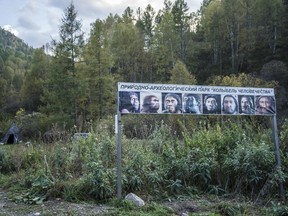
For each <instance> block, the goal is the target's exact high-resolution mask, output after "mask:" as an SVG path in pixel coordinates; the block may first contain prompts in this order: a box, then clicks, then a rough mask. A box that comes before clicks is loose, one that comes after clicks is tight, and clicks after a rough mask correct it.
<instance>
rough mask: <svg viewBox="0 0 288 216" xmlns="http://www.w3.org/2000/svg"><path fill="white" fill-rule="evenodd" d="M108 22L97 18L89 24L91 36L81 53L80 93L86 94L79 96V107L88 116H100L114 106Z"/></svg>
mask: <svg viewBox="0 0 288 216" xmlns="http://www.w3.org/2000/svg"><path fill="white" fill-rule="evenodd" d="M110 24H111V23H110V22H105V21H101V20H99V19H98V20H96V22H95V23H93V24H92V29H91V32H90V38H89V40H88V43H87V46H86V48H85V51H84V55H83V60H84V63H85V66H83V68H82V70H83V73H82V77H81V80H82V84H81V86H82V89H83V91H82V92H83V93H82V94H81V95H85V97H86V98H84V100H81V104H80V107H81V109H82V110H83V111H84V112H87V118H88V119H91V118H92V117H93V118H102V117H104V116H107V115H109V114H111V113H113V111H115V109H116V107H115V104H116V98H115V97H114V92H115V87H116V82H115V80H114V78H113V76H112V74H111V73H110V69H111V67H112V58H111V56H112V55H111V53H110V49H109V34H110V31H111V26H110ZM112 26H113V25H112ZM83 85H84V86H83ZM85 116H86V114H85Z"/></svg>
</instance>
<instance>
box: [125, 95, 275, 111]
mask: <svg viewBox="0 0 288 216" xmlns="http://www.w3.org/2000/svg"><path fill="white" fill-rule="evenodd" d="M119 111H120V112H121V113H191V114H227V115H233V114H246V115H273V114H275V98H274V97H272V96H265V95H259V96H248V95H219V94H203V95H202V94H181V93H147V92H141V93H140V92H119Z"/></svg>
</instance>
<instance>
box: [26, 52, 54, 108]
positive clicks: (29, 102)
mask: <svg viewBox="0 0 288 216" xmlns="http://www.w3.org/2000/svg"><path fill="white" fill-rule="evenodd" d="M48 70H49V57H48V56H47V55H46V54H45V53H44V50H43V49H42V48H40V49H36V50H35V52H34V54H33V56H32V63H31V70H30V71H28V72H27V74H26V76H25V80H24V83H23V85H22V89H21V98H22V101H23V103H24V105H25V108H26V110H27V111H29V110H30V111H35V110H37V109H38V108H39V106H40V105H41V96H42V95H43V85H42V84H43V82H44V80H45V79H46V77H47V73H48Z"/></svg>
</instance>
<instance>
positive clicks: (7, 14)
mask: <svg viewBox="0 0 288 216" xmlns="http://www.w3.org/2000/svg"><path fill="white" fill-rule="evenodd" d="M171 1H172V2H174V0H171ZM202 1H203V0H186V2H187V4H188V7H189V9H190V12H196V11H197V10H198V9H199V8H200V6H201V3H202ZM70 2H71V0H0V27H1V28H4V29H6V30H8V29H10V31H11V32H12V33H14V34H15V35H16V36H18V37H19V38H21V39H22V40H24V42H25V43H27V44H28V45H29V46H33V47H34V48H39V47H41V46H42V45H45V44H46V43H49V42H50V41H51V40H52V38H53V39H56V40H57V38H58V35H59V25H60V24H61V18H62V17H63V15H64V9H65V8H67V7H68V6H69V4H70ZM73 3H74V5H75V8H76V11H77V17H78V19H79V20H82V25H83V27H82V30H83V31H84V32H85V34H86V35H88V34H89V32H90V24H91V23H93V22H95V20H96V19H105V18H107V16H108V15H109V14H110V13H112V14H113V15H115V14H118V15H122V14H123V12H124V10H125V9H126V8H127V7H128V6H129V7H130V8H131V9H132V10H133V11H134V12H135V11H136V9H137V8H138V7H140V8H141V9H142V10H144V9H145V8H146V6H147V5H148V4H151V5H152V7H153V8H154V10H155V11H156V12H158V10H159V9H162V8H163V7H164V0H73Z"/></svg>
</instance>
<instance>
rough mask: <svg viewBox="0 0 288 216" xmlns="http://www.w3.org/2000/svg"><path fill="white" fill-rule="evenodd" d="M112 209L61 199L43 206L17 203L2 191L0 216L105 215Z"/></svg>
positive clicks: (0, 193) (45, 203)
mask: <svg viewBox="0 0 288 216" xmlns="http://www.w3.org/2000/svg"><path fill="white" fill-rule="evenodd" d="M109 208H110V209H111V207H108V206H104V205H93V204H75V203H69V202H65V201H62V200H60V199H57V200H53V201H47V202H44V203H43V204H41V205H28V204H24V203H15V202H12V201H11V200H9V198H8V195H7V193H6V192H5V191H3V190H1V189H0V216H38V215H39V216H40V215H57V216H58V215H59V216H61V215H63V216H64V215H81V216H82V215H83V216H86V215H87V216H88V215H104V214H105V213H107V212H108V210H109Z"/></svg>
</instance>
